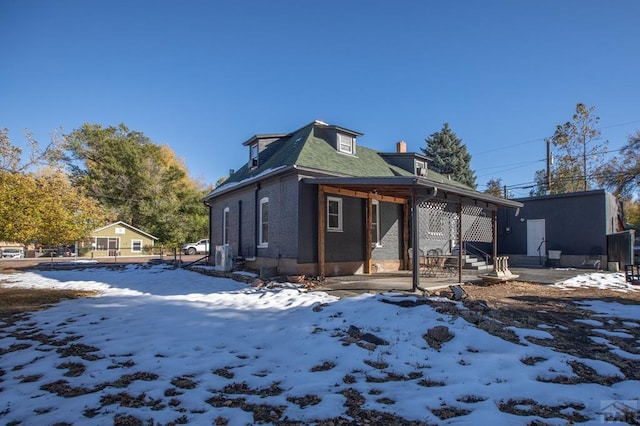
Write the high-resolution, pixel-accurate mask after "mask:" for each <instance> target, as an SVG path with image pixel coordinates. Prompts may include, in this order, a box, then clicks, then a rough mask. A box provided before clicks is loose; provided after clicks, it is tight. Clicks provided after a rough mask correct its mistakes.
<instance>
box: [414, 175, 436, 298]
mask: <svg viewBox="0 0 640 426" xmlns="http://www.w3.org/2000/svg"><path fill="white" fill-rule="evenodd" d="M437 193H438V188H436V187H435V186H434V187H433V194H429V195H428V196H427V197H424V198H421V199H419V200H417V199H416V192H415V189H414V190H413V191H412V194H411V250H412V252H413V256H412V257H413V265H412V268H413V270H412V282H413V288H412V289H413V291H416V290H420V291H423V292H425V291H426V292H428V291H429V290H427V289H426V288H422V287H420V251H419V247H418V243H419V241H418V239H419V237H418V235H419V233H418V204H420V203H422V202H424V201H427V200H430V199H432V198H433V197H435V196H436V194H437Z"/></svg>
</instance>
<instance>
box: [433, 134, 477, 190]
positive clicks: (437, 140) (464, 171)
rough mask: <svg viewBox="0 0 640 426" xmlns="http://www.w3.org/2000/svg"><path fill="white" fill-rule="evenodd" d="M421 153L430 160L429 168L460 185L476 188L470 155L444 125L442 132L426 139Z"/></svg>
mask: <svg viewBox="0 0 640 426" xmlns="http://www.w3.org/2000/svg"><path fill="white" fill-rule="evenodd" d="M426 142H427V146H426V148H421V149H422V152H423V153H424V154H425V155H426V156H427V157H429V158H430V159H431V161H430V162H429V168H430V169H431V170H433V171H436V172H438V173H440V174H442V175H445V176H449V177H450V178H451V179H453V180H455V181H458V182H460V183H462V184H465V185H467V186H470V187H471V188H474V189H475V188H476V186H477V185H476V177H475V174H474V172H473V171H472V170H471V155H470V154H469V152H468V151H467V147H466V146H465V145H463V144H462V140H461V139H460V138H458V136H456V134H455V133H454V132H453V131H452V130H451V129H450V128H449V123H444V125H443V126H442V130H440V131H439V132H435V133H433V134H432V135H431V136H429V137H428V138H427V139H426Z"/></svg>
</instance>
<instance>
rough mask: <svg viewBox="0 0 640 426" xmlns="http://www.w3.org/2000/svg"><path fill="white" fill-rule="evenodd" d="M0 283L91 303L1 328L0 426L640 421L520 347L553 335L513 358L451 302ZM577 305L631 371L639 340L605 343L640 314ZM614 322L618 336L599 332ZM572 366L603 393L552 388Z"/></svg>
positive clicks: (540, 353)
mask: <svg viewBox="0 0 640 426" xmlns="http://www.w3.org/2000/svg"><path fill="white" fill-rule="evenodd" d="M618 275H619V274H618ZM0 281H1V282H2V285H3V286H12V287H32V288H57V289H81V290H96V291H98V292H99V295H98V296H96V297H92V298H83V299H76V300H68V301H64V302H61V303H59V304H57V305H55V306H53V307H51V308H50V309H47V310H43V311H39V312H35V313H33V314H31V315H30V316H29V318H27V319H24V320H21V321H19V322H17V323H15V324H4V326H3V327H2V328H1V329H0V336H1V339H2V340H1V341H0V380H1V382H0V389H1V390H0V419H1V421H2V423H3V424H23V425H41V424H55V423H60V424H74V425H95V424H114V423H116V422H117V421H120V422H121V423H122V424H125V423H127V422H129V423H130V424H135V422H136V419H137V421H140V424H152V423H153V424H178V423H188V424H209V425H210V424H230V425H246V424H255V423H269V422H272V423H274V424H277V423H278V422H285V421H289V422H292V423H293V422H295V421H298V422H300V423H301V424H308V423H313V422H314V421H318V420H321V419H326V418H338V417H341V418H342V419H343V420H344V421H345V422H346V421H347V420H353V418H354V417H353V416H354V415H355V414H354V411H352V410H353V409H352V408H350V407H353V406H354V404H355V405H360V408H361V409H362V410H369V411H370V412H371V413H373V414H372V416H373V417H374V418H377V419H378V420H377V421H375V422H373V423H378V424H383V423H385V424H386V423H398V422H399V421H400V420H398V419H400V418H402V419H407V420H411V421H416V422H424V423H428V424H434V423H451V424H492V425H514V424H523V425H524V424H530V423H531V422H533V421H535V420H538V421H542V422H544V423H545V424H557V425H561V424H562V425H564V424H567V423H568V422H581V421H586V422H587V423H591V424H600V422H601V421H603V420H607V419H611V418H612V417H611V416H613V415H618V416H622V415H625V412H626V413H627V414H626V415H627V416H635V417H637V416H638V415H637V409H638V408H640V401H639V400H638V398H639V397H640V382H639V381H634V380H629V379H627V378H625V377H624V376H623V374H622V372H621V371H620V369H619V368H618V367H616V366H615V365H613V364H611V363H608V362H605V361H602V360H595V359H590V358H577V357H575V356H572V355H569V354H565V353H562V352H558V351H556V350H553V349H552V348H550V347H547V346H541V345H538V344H535V343H532V341H529V340H528V339H527V338H528V337H529V336H531V337H533V338H536V339H553V335H552V334H550V333H548V332H547V331H545V330H548V329H550V328H552V327H554V325H553V324H538V325H537V326H535V327H531V328H523V327H511V330H513V331H514V332H515V333H516V334H517V335H518V336H519V338H520V340H521V343H520V344H516V343H511V342H508V341H505V340H503V339H501V338H499V337H496V336H494V335H492V334H489V333H487V332H486V331H483V330H481V329H479V328H477V327H476V326H474V325H473V324H471V323H469V322H467V321H465V320H463V319H462V318H460V317H459V316H457V315H455V314H450V313H441V312H442V311H440V312H439V311H438V310H437V307H438V306H440V305H442V304H446V303H453V302H448V301H444V300H442V301H440V303H439V304H438V303H437V304H436V305H435V306H432V305H429V304H419V303H416V304H415V306H411V307H401V306H399V305H397V304H393V303H385V302H386V301H394V302H398V301H401V300H402V301H405V302H406V303H410V302H419V301H420V300H419V298H418V297H417V296H412V295H400V294H390V293H388V294H379V295H362V296H359V297H354V298H348V299H342V300H338V299H336V298H334V297H332V296H329V295H327V294H326V293H322V292H307V291H305V290H303V289H300V288H297V287H294V286H292V285H283V286H281V287H275V288H253V287H251V286H249V285H246V284H242V283H239V282H236V281H233V280H230V279H223V278H214V277H210V276H206V275H201V274H198V273H195V272H191V271H185V270H181V269H171V268H169V267H166V266H162V265H158V266H153V267H148V266H144V267H143V266H130V267H127V268H125V269H123V270H109V269H87V270H71V271H46V272H28V273H24V274H11V275H0ZM622 281H624V277H623V278H622ZM607 282H610V283H611V287H616V288H619V287H620V280H619V276H617V275H616V274H602V275H597V276H595V277H593V279H590V278H589V277H588V276H585V277H583V278H582V281H581V284H580V285H589V283H591V284H592V285H594V286H597V287H598V288H602V287H603V286H605V287H606V286H607ZM559 285H562V284H559ZM572 285H573V284H571V283H565V286H566V287H568V288H570V287H571V286H572ZM578 302H579V304H578V306H580V308H581V309H583V310H584V311H585V317H587V316H589V317H590V319H586V318H585V319H584V320H581V321H582V323H581V324H584V325H587V326H589V327H593V330H592V331H593V336H590V337H591V338H592V339H599V340H598V341H600V342H601V343H602V344H603V345H606V347H608V348H609V349H610V351H611V354H612V355H614V354H615V355H616V356H622V357H624V358H625V359H627V360H628V361H629V362H630V363H638V366H640V363H639V360H640V341H639V340H636V341H635V343H634V344H635V347H636V349H637V350H636V351H635V352H634V353H631V352H629V351H621V349H620V348H619V347H618V346H617V345H616V344H615V339H614V337H615V338H617V339H620V338H622V339H637V338H638V337H637V336H638V330H639V329H640V306H639V305H627V304H625V305H623V304H620V303H608V302H605V301H600V300H593V299H590V300H588V301H578ZM458 307H459V308H460V309H463V308H462V306H461V305H460V304H458ZM446 312H449V311H448V310H447V311H446ZM587 314H589V315H587ZM613 318H616V320H617V321H618V322H619V324H618V326H617V329H616V331H615V333H617V334H616V336H610V335H609V334H607V333H603V332H602V331H603V330H602V329H603V325H604V324H605V322H607V321H612V319H613ZM436 326H446V327H447V328H448V332H449V335H450V336H449V337H451V336H452V338H451V339H450V340H448V341H445V342H443V343H442V344H441V347H440V349H435V348H434V347H432V346H431V345H429V344H428V342H427V340H426V339H425V338H424V337H423V336H425V335H426V334H427V332H428V330H429V329H432V328H434V327H436ZM605 331H606V330H605ZM534 341H535V340H534ZM600 359H602V358H600ZM576 362H577V363H580V364H581V365H585V366H587V367H589V368H591V369H593V370H594V371H595V372H596V373H597V374H598V375H599V376H602V377H606V378H610V379H611V380H610V383H613V384H597V383H578V384H563V383H562V380H554V378H558V377H567V378H571V377H575V372H574V370H573V369H572V365H576V364H575V363H576ZM558 382H559V383H558ZM565 383H566V381H565ZM634 410H636V411H634ZM385 413H386V414H385ZM629 413H630V414H629ZM376 416H377V417H376ZM385 416H386V417H385ZM394 416H395V417H394ZM618 418H622V417H618ZM628 418H630V417H628ZM147 422H148V423H147ZM354 422H355V423H357V421H354ZM292 423H289V424H292Z"/></svg>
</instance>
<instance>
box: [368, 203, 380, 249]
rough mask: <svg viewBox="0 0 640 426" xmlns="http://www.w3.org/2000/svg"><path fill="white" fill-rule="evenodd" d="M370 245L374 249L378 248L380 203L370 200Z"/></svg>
mask: <svg viewBox="0 0 640 426" xmlns="http://www.w3.org/2000/svg"><path fill="white" fill-rule="evenodd" d="M371 209H372V211H371V244H373V246H374V247H380V246H381V245H382V244H380V203H379V202H378V200H372V203H371Z"/></svg>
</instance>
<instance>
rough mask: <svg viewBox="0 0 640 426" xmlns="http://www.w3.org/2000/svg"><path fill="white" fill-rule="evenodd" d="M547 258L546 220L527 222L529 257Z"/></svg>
mask: <svg viewBox="0 0 640 426" xmlns="http://www.w3.org/2000/svg"><path fill="white" fill-rule="evenodd" d="M538 255H542V256H546V255H547V244H546V243H545V226H544V219H530V220H527V256H538Z"/></svg>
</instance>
